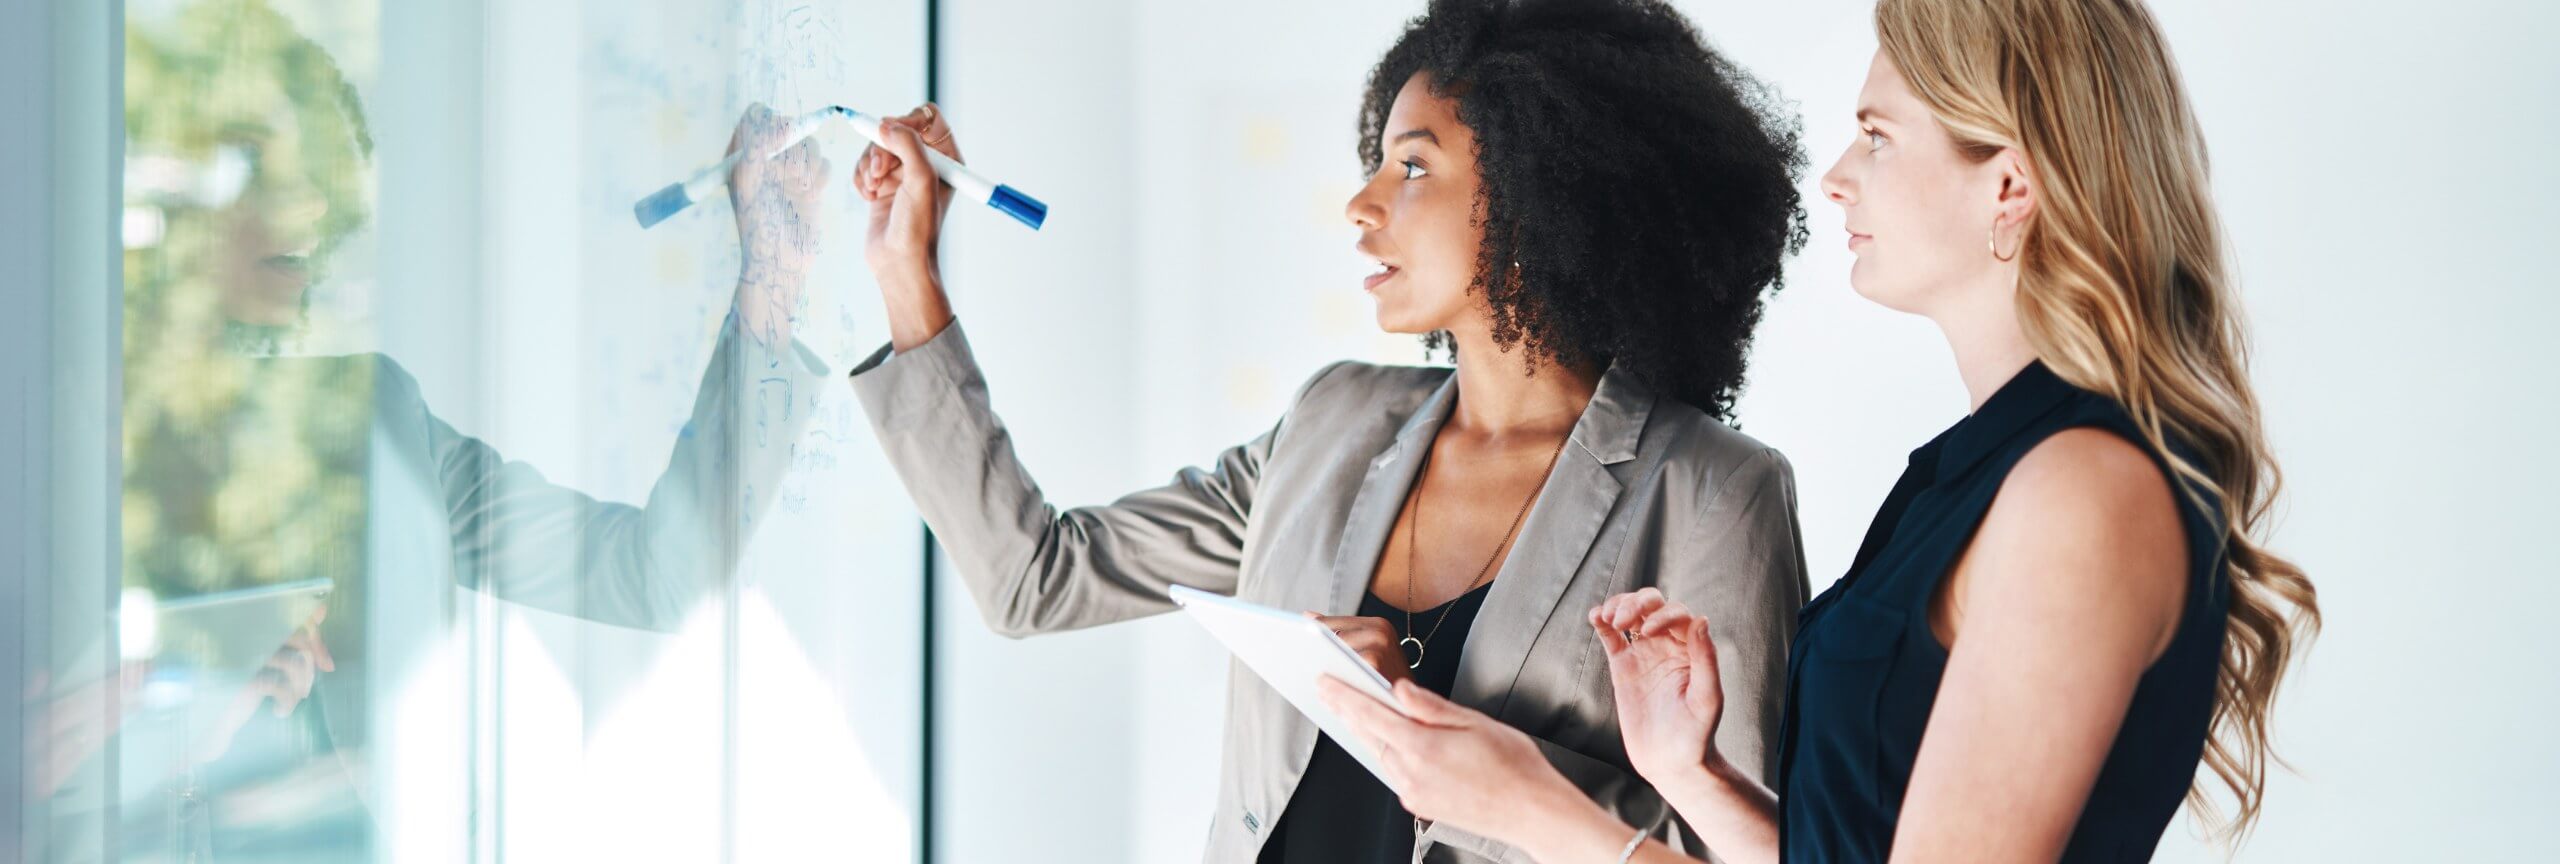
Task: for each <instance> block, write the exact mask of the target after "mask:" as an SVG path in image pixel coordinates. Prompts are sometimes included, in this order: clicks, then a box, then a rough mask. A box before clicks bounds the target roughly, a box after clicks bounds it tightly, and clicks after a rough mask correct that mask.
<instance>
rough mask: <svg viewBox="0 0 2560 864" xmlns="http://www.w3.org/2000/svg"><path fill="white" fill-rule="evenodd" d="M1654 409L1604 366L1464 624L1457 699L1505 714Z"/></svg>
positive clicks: (1639, 390)
mask: <svg viewBox="0 0 2560 864" xmlns="http://www.w3.org/2000/svg"><path fill="white" fill-rule="evenodd" d="M1652 410H1653V394H1652V393H1651V391H1649V390H1647V389H1645V388H1644V387H1642V386H1640V385H1638V384H1636V382H1634V381H1633V380H1631V379H1629V378H1627V376H1625V375H1623V374H1621V373H1619V372H1618V371H1617V369H1616V367H1614V366H1613V367H1611V368H1610V370H1609V371H1608V372H1607V373H1604V374H1603V375H1602V376H1601V378H1600V384H1599V387H1598V388H1597V389H1596V390H1594V391H1593V393H1592V396H1591V404H1589V405H1587V406H1585V407H1584V408H1583V411H1582V417H1581V419H1579V420H1576V421H1575V422H1574V426H1573V433H1572V437H1571V443H1569V444H1568V445H1566V447H1565V454H1564V455H1563V456H1560V457H1557V459H1556V467H1555V471H1554V472H1553V473H1552V474H1550V475H1548V477H1547V484H1546V487H1545V488H1544V489H1543V490H1541V491H1540V492H1539V493H1538V501H1537V503H1536V504H1535V505H1533V506H1532V508H1531V509H1530V511H1529V518H1528V521H1527V523H1526V524H1524V525H1522V526H1521V534H1520V538H1519V539H1518V540H1516V541H1514V542H1513V543H1512V545H1511V554H1510V555H1509V556H1508V557H1506V558H1504V559H1503V562H1502V569H1501V570H1500V571H1498V572H1497V573H1496V575H1495V577H1494V582H1493V590H1492V591H1491V592H1490V593H1489V594H1487V595H1486V597H1485V601H1484V606H1483V608H1482V609H1480V610H1479V611H1477V613H1476V621H1475V625H1474V626H1473V627H1471V628H1469V630H1468V632H1467V646H1466V653H1465V655H1464V656H1463V657H1462V658H1460V660H1459V661H1458V680H1457V683H1456V686H1455V687H1453V688H1452V689H1451V693H1450V698H1451V699H1452V701H1455V702H1457V703H1459V704H1461V705H1466V706H1469V707H1473V708H1475V709H1477V710H1480V711H1483V712H1485V713H1486V714H1488V715H1490V716H1493V717H1497V718H1498V717H1501V716H1502V710H1503V708H1504V704H1503V703H1504V702H1505V701H1507V700H1508V698H1509V696H1510V694H1511V688H1512V685H1513V684H1514V683H1515V682H1517V681H1518V680H1519V678H1520V670H1521V667H1522V666H1523V665H1524V664H1526V663H1527V662H1528V659H1529V649H1530V648H1531V647H1532V646H1533V645H1534V644H1535V643H1536V641H1537V639H1538V634H1539V632H1540V631H1542V630H1544V629H1546V626H1547V622H1548V620H1549V619H1551V618H1553V617H1554V616H1555V612H1556V604H1557V603H1559V602H1562V600H1563V599H1564V594H1565V589H1566V588H1567V587H1569V586H1570V585H1571V584H1572V583H1573V580H1574V579H1575V577H1576V576H1578V575H1579V574H1580V571H1581V569H1582V562H1583V559H1584V558H1585V557H1587V556H1588V555H1589V553H1590V551H1591V546H1592V543H1593V541H1594V540H1596V539H1597V538H1598V537H1599V536H1600V529H1601V527H1602V526H1603V525H1605V524H1607V522H1608V521H1609V514H1610V511H1611V510H1612V508H1614V507H1615V506H1616V504H1617V501H1618V493H1619V491H1620V490H1621V489H1622V488H1623V485H1622V484H1621V483H1620V482H1619V481H1618V478H1616V477H1615V476H1612V475H1611V474H1610V471H1609V466H1611V465H1615V464H1618V463H1620V462H1625V461H1627V460H1630V459H1633V458H1635V455H1636V445H1637V443H1638V441H1639V440H1640V439H1641V438H1642V436H1643V433H1644V424H1645V418H1646V417H1647V416H1648V415H1649V414H1651V413H1652ZM1426 440H1427V439H1426ZM1388 518H1389V519H1390V520H1392V519H1393V518H1394V517H1393V516H1392V515H1390V516H1389V517H1388ZM1383 533H1384V532H1383V531H1382V532H1381V536H1383ZM1372 557H1373V558H1374V557H1375V556H1374V555H1373V556H1372ZM1355 596H1356V595H1355Z"/></svg>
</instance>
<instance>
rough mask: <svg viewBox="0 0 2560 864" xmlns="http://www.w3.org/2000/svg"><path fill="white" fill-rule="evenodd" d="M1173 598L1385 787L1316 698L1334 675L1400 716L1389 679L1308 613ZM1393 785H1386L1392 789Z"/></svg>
mask: <svg viewBox="0 0 2560 864" xmlns="http://www.w3.org/2000/svg"><path fill="white" fill-rule="evenodd" d="M1172 595H1173V602H1175V603H1177V604H1180V605H1181V606H1182V611H1184V612H1188V613H1190V614H1191V618H1192V620H1194V621H1198V622H1200V626H1202V627H1206V628H1208V630H1209V635H1211V636H1215V637H1218V641H1219V642H1221V643H1224V644H1225V645H1226V646H1227V650H1228V651H1229V652H1232V653H1234V654H1235V655H1236V659H1238V660H1242V661H1244V665H1245V666H1246V667H1247V668H1250V669H1252V670H1253V672H1254V674H1256V675H1260V676H1262V680H1263V681H1264V682H1265V683H1268V684H1270V685H1271V689H1273V690H1278V691H1280V696H1281V698H1284V699H1287V700H1289V704H1291V705H1295V706H1298V711H1299V712H1300V713H1303V714H1305V715H1307V719H1309V720H1313V721H1316V728H1318V729H1322V730H1324V732H1325V734H1327V735H1331V736H1333V743H1335V744H1337V745H1340V746H1341V747H1342V752H1345V753H1349V754H1351V758H1353V759H1358V760H1360V764H1361V765H1363V766H1366V767H1367V768H1368V769H1369V773H1371V774H1376V775H1378V780H1379V782H1382V783H1383V782H1385V781H1386V778H1387V775H1386V772H1384V771H1381V770H1379V767H1378V756H1377V754H1375V753H1372V752H1370V751H1369V745H1368V744H1366V743H1364V742H1363V741H1361V740H1360V736H1358V735H1356V734H1353V733H1352V731H1351V725H1350V724H1348V723H1344V722H1343V721H1342V718H1340V717H1337V716H1334V713H1333V712H1332V711H1329V710H1326V709H1325V707H1324V699H1322V698H1321V697H1319V696H1317V691H1316V682H1317V681H1319V680H1321V679H1322V678H1323V676H1326V675H1331V676H1333V677H1335V678H1339V679H1342V681H1343V683H1345V684H1349V685H1351V687H1352V688H1353V689H1356V690H1359V691H1360V692H1362V693H1367V694H1369V695H1370V696H1371V697H1373V698H1376V699H1377V700H1378V701H1380V702H1385V703H1387V704H1388V705H1389V706H1392V707H1394V708H1396V710H1397V711H1399V712H1401V711H1403V710H1404V709H1403V706H1402V705H1399V704H1398V703H1397V702H1396V697H1395V691H1394V690H1393V689H1392V688H1390V687H1388V686H1387V679H1386V677H1385V676H1383V675H1379V674H1378V670H1377V669H1376V668H1374V667H1371V666H1370V665H1369V661H1367V660H1363V659H1361V658H1360V653H1359V652H1357V651H1353V650H1351V646H1349V645H1346V644H1343V642H1342V637H1340V636H1336V635H1334V633H1333V630H1331V629H1329V628H1327V627H1325V626H1324V625H1323V624H1320V623H1317V622H1316V620H1315V619H1313V618H1308V617H1307V616H1306V615H1305V614H1304V613H1299V612H1291V611H1288V610H1286V609H1274V608H1272V607H1269V606H1263V605H1259V604H1255V603H1247V602H1245V601H1242V600H1238V599H1235V598H1233V597H1225V596H1220V595H1217V594H1211V593H1209V592H1206V591H1201V590H1197V589H1193V588H1188V587H1184V586H1181V585H1176V586H1173V592H1172ZM1394 785H1395V784H1392V783H1389V784H1388V786H1389V787H1390V788H1393V786H1394Z"/></svg>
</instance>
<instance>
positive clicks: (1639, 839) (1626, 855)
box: [1618, 828, 1653, 864]
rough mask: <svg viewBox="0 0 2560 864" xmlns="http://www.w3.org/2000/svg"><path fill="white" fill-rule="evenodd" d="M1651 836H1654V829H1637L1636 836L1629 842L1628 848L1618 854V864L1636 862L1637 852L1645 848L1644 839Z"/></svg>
mask: <svg viewBox="0 0 2560 864" xmlns="http://www.w3.org/2000/svg"><path fill="white" fill-rule="evenodd" d="M1650 836H1653V829H1651V828H1638V829H1636V836H1635V837H1634V838H1633V839H1630V840H1628V841H1627V848H1625V849H1623V850H1620V851H1619V852H1618V864H1627V862H1629V861H1633V860H1635V857H1636V850H1637V849H1642V848H1644V838H1646V837H1650Z"/></svg>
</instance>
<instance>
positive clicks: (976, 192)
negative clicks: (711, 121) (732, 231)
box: [631, 105, 1049, 230]
mask: <svg viewBox="0 0 2560 864" xmlns="http://www.w3.org/2000/svg"><path fill="white" fill-rule="evenodd" d="M836 118H843V119H844V120H845V121H846V122H847V123H848V124H850V125H852V126H853V129H854V131H856V132H859V133H862V137H864V138H868V139H871V143H873V144H878V145H880V146H881V147H883V148H886V147H888V146H889V145H888V142H886V141H884V140H882V139H881V137H880V119H879V118H877V117H873V116H871V115H869V114H864V113H862V112H860V111H856V110H853V109H851V108H846V107H844V106H841V105H836V106H831V107H827V108H821V109H819V110H816V111H812V112H809V113H807V114H803V115H801V116H800V117H798V118H796V119H794V120H792V121H791V126H790V129H789V133H788V134H786V135H784V136H783V141H782V143H781V144H780V145H779V146H777V147H776V148H775V149H774V152H772V153H767V154H764V158H768V159H770V158H772V157H774V156H775V155H778V154H780V153H781V152H782V151H783V150H787V149H790V148H791V146H792V145H795V144H798V143H800V140H801V139H803V138H807V137H809V136H810V135H812V134H815V133H816V132H817V131H818V129H819V128H820V127H822V126H825V125H826V123H827V121H829V120H833V119H836ZM742 155H744V154H742V153H734V154H730V156H729V158H727V159H722V160H720V162H719V163H718V164H715V165H712V166H711V167H708V168H704V169H702V170H700V171H697V172H694V175H693V178H692V179H689V180H686V181H684V182H682V183H677V184H674V185H670V186H668V187H667V188H665V189H660V190H658V192H657V194H654V195H651V196H649V197H647V198H642V199H640V203H638V204H634V205H632V206H631V215H633V216H635V217H638V218H639V220H640V227H642V228H647V227H649V226H651V225H656V224H658V223H659V222H661V221H665V219H666V218H667V217H669V216H673V215H675V214H676V212H677V211H679V210H683V209H684V208H686V207H689V206H692V205H693V204H695V203H696V202H700V201H702V200H704V199H706V198H708V197H710V195H711V193H712V192H714V191H716V190H718V189H719V188H720V187H721V185H722V184H725V183H727V182H728V181H729V169H730V168H732V167H734V166H736V165H737V164H738V157H739V156H742ZM924 156H925V162H927V163H928V164H930V165H932V167H933V173H934V176H936V177H940V178H942V182H944V183H949V184H951V188H952V189H953V190H955V191H957V192H959V193H960V197H962V198H966V199H969V200H971V201H976V202H978V203H980V204H985V205H987V206H989V207H993V208H995V209H997V210H1001V211H1004V214H1005V215H1007V216H1011V217H1013V218H1014V219H1015V220H1017V221H1020V222H1021V223H1022V224H1024V225H1029V226H1031V227H1032V228H1033V229H1035V230H1036V229H1038V228H1039V227H1040V223H1042V222H1044V221H1047V220H1048V218H1049V205H1046V204H1042V203H1040V201H1039V199H1036V198H1033V197H1031V196H1029V195H1025V194H1022V193H1021V192H1020V191H1018V190H1016V189H1014V188H1013V187H1011V186H1006V185H1004V184H1001V183H995V182H990V181H989V180H987V178H984V177H980V176H978V175H977V173H976V172H973V171H970V170H969V169H968V167H967V166H964V165H961V164H960V163H959V162H958V161H956V160H954V159H952V158H951V157H949V156H945V155H942V153H941V152H940V151H937V150H934V149H933V148H931V147H927V148H925V151H924Z"/></svg>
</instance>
